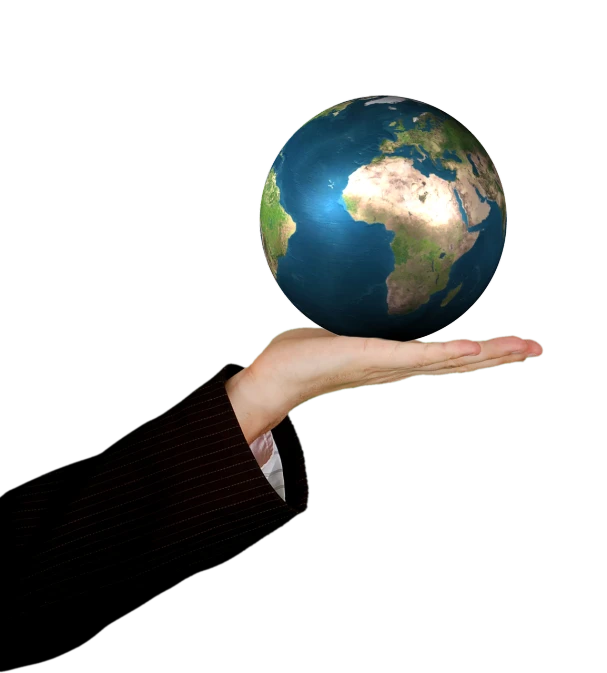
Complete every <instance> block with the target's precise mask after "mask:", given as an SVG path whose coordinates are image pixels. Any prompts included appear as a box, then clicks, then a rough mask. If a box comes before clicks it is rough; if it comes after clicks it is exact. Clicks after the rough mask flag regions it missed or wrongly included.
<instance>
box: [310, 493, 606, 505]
mask: <svg viewBox="0 0 607 673" xmlns="http://www.w3.org/2000/svg"><path fill="white" fill-rule="evenodd" d="M312 504H313V505H599V504H600V498H597V497H584V496H569V497H565V496H547V497H546V496H545V497H542V496H515V495H514V496H509V497H508V496H495V497H491V496H459V497H458V496H455V497H453V496H452V497H449V496H426V497H423V496H400V497H399V496H385V497H381V496H318V495H314V492H312Z"/></svg>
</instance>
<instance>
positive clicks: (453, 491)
mask: <svg viewBox="0 0 607 673" xmlns="http://www.w3.org/2000/svg"><path fill="white" fill-rule="evenodd" d="M313 493H314V495H319V496H323V495H324V496H349V495H357V496H374V495H375V496H382V497H384V496H395V495H396V496H415V495H416V496H422V497H426V496H432V495H435V496H445V495H448V496H457V495H468V496H474V497H477V496H481V495H485V496H500V495H502V496H513V495H526V496H534V497H535V496H576V495H577V496H585V497H595V498H598V497H599V489H598V488H315V489H314V490H313Z"/></svg>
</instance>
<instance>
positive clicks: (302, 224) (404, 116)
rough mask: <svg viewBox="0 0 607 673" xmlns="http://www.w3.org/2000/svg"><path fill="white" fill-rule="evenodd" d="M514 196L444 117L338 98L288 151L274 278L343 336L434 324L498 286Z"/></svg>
mask: <svg viewBox="0 0 607 673" xmlns="http://www.w3.org/2000/svg"><path fill="white" fill-rule="evenodd" d="M505 235H506V202H505V199H504V192H503V189H502V185H501V183H500V179H499V177H498V174H497V171H496V169H495V166H494V165H493V162H492V161H491V159H490V158H489V155H488V154H487V152H486V150H485V149H484V148H483V146H482V145H481V144H480V142H479V141H478V140H477V139H476V138H475V137H474V136H473V135H472V133H470V131H469V130H468V129H466V128H465V127H464V126H463V125H462V124H460V123H459V122H458V121H457V120H455V119H454V118H453V117H451V116H450V115H448V114H446V113H445V112H443V111H441V110H439V109H437V108H435V107H432V106H430V105H427V104H425V103H421V102H420V101H416V100H411V99H409V98H401V97H398V96H369V97H366V98H357V99H355V100H349V101H346V102H344V103H340V104H338V105H335V106H333V107H331V108H329V109H328V110H325V111H324V112H321V113H320V114H318V115H316V117H314V118H313V119H311V120H310V121H309V122H307V123H306V124H304V126H302V127H301V128H300V129H299V130H298V131H297V132H296V133H295V134H294V135H293V136H292V137H291V139H290V140H289V141H288V142H287V144H286V145H285V146H284V147H283V149H282V151H281V152H280V153H279V155H278V157H277V158H276V161H275V162H274V165H273V166H272V169H271V170H270V173H269V175H268V178H267V180H266V184H265V187H264V190H263V196H262V203H261V238H262V243H263V249H264V252H265V256H266V259H267V262H268V264H269V266H270V269H271V271H272V273H273V274H274V277H275V278H276V281H277V282H278V285H279V286H280V288H281V289H282V291H283V292H284V293H285V295H286V296H287V297H288V298H289V299H290V300H291V302H292V303H293V304H294V305H295V306H296V307H297V308H298V309H299V310H300V311H301V312H302V313H304V314H305V315H306V316H307V317H308V318H310V319H311V320H313V321H314V322H315V323H317V324H318V325H320V326H321V327H324V328H325V329H327V330H329V331H331V332H334V333H336V334H342V335H348V336H368V337H383V338H387V339H398V340H402V341H406V340H409V339H418V338H420V337H423V336H426V335H428V334H431V333H432V332H436V331H437V330H439V329H441V328H443V327H445V326H446V325H448V324H450V323H451V322H453V321H454V320H456V319H457V318H458V317H459V316H461V315H462V314H463V313H464V312H465V311H467V310H468V309H469V308H470V307H471V306H472V304H474V302H475V301H476V300H477V299H478V298H479V297H480V296H481V294H482V293H483V291H484V290H485V288H486V287H487V285H488V284H489V282H490V280H491V278H492V276H493V274H494V273H495V270H496V268H497V265H498V263H499V260H500V256H501V254H502V249H503V247H504V238H505Z"/></svg>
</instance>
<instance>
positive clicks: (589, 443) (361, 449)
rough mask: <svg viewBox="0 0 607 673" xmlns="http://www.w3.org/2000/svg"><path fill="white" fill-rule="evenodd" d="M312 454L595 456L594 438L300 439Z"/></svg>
mask: <svg viewBox="0 0 607 673" xmlns="http://www.w3.org/2000/svg"><path fill="white" fill-rule="evenodd" d="M304 447H305V448H306V449H310V450H311V451H312V454H313V455H314V456H598V455H599V444H598V442H597V441H596V440H580V441H570V440H541V439H539V440H527V441H525V440H520V441H516V442H512V441H510V440H499V439H498V440H494V441H491V442H486V441H482V440H464V439H454V440H449V441H440V440H432V439H428V440H407V439H405V440H393V439H384V440H366V439H353V440H344V439H336V440H331V441H330V440H319V439H304Z"/></svg>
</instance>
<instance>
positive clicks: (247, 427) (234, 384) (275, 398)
mask: <svg viewBox="0 0 607 673" xmlns="http://www.w3.org/2000/svg"><path fill="white" fill-rule="evenodd" d="M225 386H226V392H227V394H228V398H229V399H230V403H231V405H232V408H233V409H234V413H235V414H236V418H237V420H238V423H239V425H240V428H241V430H242V432H243V434H244V436H245V439H246V441H247V443H248V444H251V443H252V442H253V441H254V440H255V439H257V438H258V437H259V436H260V435H263V434H264V433H265V432H268V430H272V428H275V427H276V426H277V425H278V424H279V423H280V422H281V421H282V420H283V419H284V418H285V416H286V415H287V414H288V413H289V411H290V408H289V406H288V404H287V403H286V400H283V399H281V397H280V394H279V393H278V391H276V390H273V389H272V386H271V385H269V382H267V381H263V380H260V379H259V377H258V376H257V375H256V374H255V373H254V372H253V370H252V369H251V367H246V368H245V369H242V370H241V371H239V372H238V373H237V374H234V376H232V377H231V378H230V379H228V380H227V381H226V384H225Z"/></svg>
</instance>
